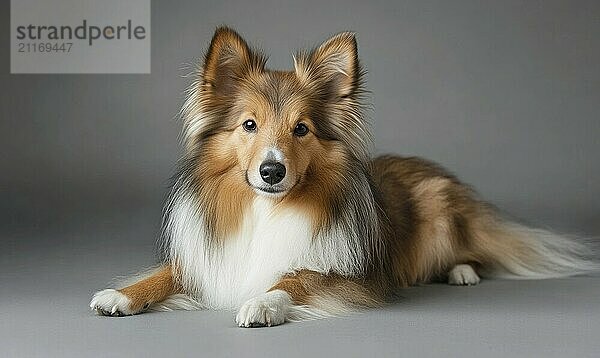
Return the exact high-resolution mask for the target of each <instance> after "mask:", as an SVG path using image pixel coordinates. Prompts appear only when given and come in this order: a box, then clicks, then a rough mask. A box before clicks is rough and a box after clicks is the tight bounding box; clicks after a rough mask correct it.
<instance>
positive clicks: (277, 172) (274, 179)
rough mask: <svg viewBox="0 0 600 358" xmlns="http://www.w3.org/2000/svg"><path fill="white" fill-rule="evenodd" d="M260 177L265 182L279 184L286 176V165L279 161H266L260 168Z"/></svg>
mask: <svg viewBox="0 0 600 358" xmlns="http://www.w3.org/2000/svg"><path fill="white" fill-rule="evenodd" d="M259 171H260V177H261V178H262V180H263V181H264V182H265V183H269V184H271V185H273V184H277V183H279V182H280V181H282V180H283V178H285V165H283V164H281V163H277V162H264V163H262V164H261V165H260V168H259Z"/></svg>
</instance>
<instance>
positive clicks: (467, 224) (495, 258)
mask: <svg viewBox="0 0 600 358" xmlns="http://www.w3.org/2000/svg"><path fill="white" fill-rule="evenodd" d="M363 78H364V70H363V68H362V67H361V64H360V62H359V58H358V50H357V43H356V39H355V35H354V34H353V33H349V32H343V33H340V34H337V35H335V36H333V37H331V38H330V39H328V40H327V41H325V42H324V43H322V44H321V45H320V46H318V47H316V48H315V49H313V50H312V51H303V52H299V53H297V54H296V56H294V70H293V71H275V70H270V69H267V68H266V57H265V56H264V55H263V54H261V53H260V52H258V51H256V50H254V49H252V48H251V47H249V46H248V44H247V43H246V41H245V40H244V39H243V38H242V37H241V36H240V35H239V34H238V33H236V32H235V31H234V30H232V29H230V28H227V27H220V28H218V29H217V30H216V32H215V33H214V36H213V38H212V41H211V43H210V46H209V48H208V51H207V53H206V55H205V57H204V62H203V64H202V65H201V66H199V67H198V69H197V71H195V72H194V81H193V83H192V84H191V87H190V89H189V92H188V95H187V99H186V101H185V103H184V105H183V108H182V111H181V116H182V119H183V134H184V135H183V146H184V152H185V154H184V155H183V158H182V159H181V161H180V164H179V169H178V172H177V174H176V176H175V178H176V179H175V180H174V183H173V186H172V190H171V194H170V198H169V199H168V201H167V203H166V205H165V218H164V223H163V238H164V253H165V255H164V256H165V257H164V259H163V260H162V263H161V264H160V266H158V267H157V268H155V269H154V270H152V272H149V273H146V274H145V275H142V276H141V277H139V278H137V281H136V282H134V283H133V284H131V285H129V286H127V287H124V288H121V289H106V290H103V291H100V292H97V293H96V294H95V295H94V296H93V299H92V301H91V304H90V306H91V308H92V309H93V310H95V311H97V312H98V314H101V315H107V316H124V315H134V314H138V313H142V312H145V311H150V310H172V309H226V310H237V316H236V318H235V321H236V322H237V325H239V326H240V327H258V326H275V325H279V324H282V323H284V322H286V321H296V320H303V319H311V318H321V317H328V316H336V315H342V314H346V313H349V312H353V311H356V310H359V309H364V308H369V307H377V306H380V305H382V304H385V303H387V302H390V300H392V297H394V294H395V293H396V292H398V290H399V289H401V288H404V287H409V286H411V285H415V284H419V283H427V282H431V281H439V280H445V281H447V282H448V283H449V284H452V285H475V284H477V283H479V281H480V277H506V278H517V279H524V278H527V279H542V278H554V277H564V276H571V275H576V274H584V273H588V272H591V271H595V270H597V269H598V267H599V266H598V262H597V261H596V260H595V258H594V257H593V255H592V254H591V251H590V243H589V242H583V241H580V240H577V241H576V240H573V239H570V238H566V237H563V236H560V235H557V234H554V233H552V232H549V231H545V230H540V229H534V228H529V227H526V226H524V225H521V224H518V223H515V222H512V221H510V220H508V219H506V218H504V217H503V216H502V215H501V214H499V213H498V211H497V210H496V209H495V208H494V207H493V206H491V205H490V204H487V203H486V202H484V201H482V200H481V199H479V198H478V197H477V195H476V193H474V191H473V190H472V189H470V188H469V187H468V186H467V185H465V184H463V183H461V182H460V181H459V180H457V179H456V178H455V177H454V176H453V175H451V174H450V173H448V172H447V171H445V170H444V169H443V168H441V167H439V166H438V165H436V164H434V163H431V162H429V161H426V160H423V159H420V158H415V157H410V158H407V157H400V156H381V157H378V158H375V159H372V156H371V151H372V143H371V142H372V140H371V133H370V128H369V123H368V121H367V120H366V118H365V115H364V109H365V90H364V81H363Z"/></svg>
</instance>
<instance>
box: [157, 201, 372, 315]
mask: <svg viewBox="0 0 600 358" xmlns="http://www.w3.org/2000/svg"><path fill="white" fill-rule="evenodd" d="M167 230H168V234H169V237H170V241H169V255H170V258H171V259H172V260H173V261H174V262H175V263H176V264H177V265H178V266H179V267H180V269H181V273H182V279H183V284H184V286H185V287H186V288H187V289H188V291H190V293H192V294H193V295H194V296H195V298H196V299H198V300H200V301H201V302H202V304H204V305H206V306H207V307H209V308H220V309H228V308H238V307H240V306H241V305H242V304H243V303H244V302H245V301H246V300H248V299H250V298H252V297H254V296H257V295H259V294H262V293H264V292H265V291H266V290H268V289H269V288H271V287H272V286H273V285H274V284H275V283H276V282H277V281H278V279H279V278H280V277H281V276H282V275H284V274H286V273H289V272H292V271H294V270H298V269H302V268H306V269H310V270H314V271H318V272H322V273H327V272H330V271H335V272H338V273H341V274H353V273H355V272H358V271H360V270H361V267H362V262H363V261H364V260H363V258H364V253H363V252H362V250H361V249H360V244H359V242H358V240H360V238H358V237H356V236H355V235H354V234H353V233H348V232H343V231H342V230H341V229H339V228H335V227H334V228H330V229H328V230H325V231H324V232H322V233H320V234H319V235H317V236H316V237H313V228H312V224H311V222H310V220H309V218H308V217H307V216H306V215H305V214H304V213H302V212H299V211H297V210H294V209H290V208H277V209H276V208H275V207H274V204H273V202H272V201H271V199H268V198H263V197H256V198H255V199H254V201H253V203H252V205H251V206H250V208H249V209H248V210H247V212H246V213H245V214H244V217H243V221H242V225H241V227H240V230H239V231H238V232H237V233H236V234H235V235H234V236H233V237H228V238H223V239H222V240H221V241H222V246H221V247H219V248H218V249H215V248H208V246H207V241H206V237H205V235H206V234H205V230H204V228H203V220H202V213H201V212H200V211H199V208H198V206H197V205H195V204H194V201H193V200H191V199H190V197H180V198H177V200H176V201H175V202H174V205H173V208H172V213H171V217H170V221H169V224H168V226H167Z"/></svg>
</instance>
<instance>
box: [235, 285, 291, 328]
mask: <svg viewBox="0 0 600 358" xmlns="http://www.w3.org/2000/svg"><path fill="white" fill-rule="evenodd" d="M291 304H292V299H291V297H290V295H289V294H288V293H287V292H285V291H283V290H274V291H270V292H267V293H265V294H263V295H260V296H258V297H254V298H252V299H250V300H248V301H246V303H244V304H243V305H242V308H240V311H239V312H238V314H237V316H236V317H235V321H236V322H237V324H238V326H240V327H264V326H267V327H270V326H277V325H279V324H282V323H283V322H285V318H286V315H287V312H288V310H289V308H290V306H291Z"/></svg>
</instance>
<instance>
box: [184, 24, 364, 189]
mask: <svg viewBox="0 0 600 358" xmlns="http://www.w3.org/2000/svg"><path fill="white" fill-rule="evenodd" d="M265 64H266V58H265V57H263V56H262V55H261V54H260V53H258V52H256V51H254V50H252V49H251V48H250V47H249V46H248V45H247V43H246V42H245V41H244V40H243V39H242V38H241V37H240V35H238V34H237V33H236V32H234V31H233V30H231V29H229V28H219V29H217V31H216V32H215V34H214V36H213V39H212V41H211V43H210V47H209V49H208V52H207V54H206V56H205V59H204V63H203V65H202V67H201V68H200V69H199V75H198V77H197V81H196V82H194V84H193V85H192V87H191V90H190V95H189V97H188V99H187V101H186V103H185V105H184V108H183V116H184V121H185V138H186V150H187V151H188V152H189V153H194V154H197V157H198V161H199V163H198V168H197V171H198V172H197V175H199V176H201V177H204V178H213V179H217V180H218V178H222V177H227V178H228V180H225V181H222V182H227V183H229V184H231V185H240V186H246V187H247V188H249V189H251V190H252V191H253V192H255V193H258V194H259V195H264V196H269V197H284V196H286V195H287V194H289V193H290V192H292V191H295V190H298V191H300V192H301V191H302V190H308V187H310V185H311V184H314V185H319V184H318V183H319V180H318V177H319V176H320V175H323V174H324V173H328V175H330V176H331V175H332V173H334V174H337V175H343V173H344V170H346V169H347V168H348V167H349V166H348V163H349V162H352V161H355V162H358V163H366V162H367V161H368V157H369V143H370V136H369V131H368V128H367V124H366V122H365V121H364V119H363V115H362V107H361V100H362V95H363V92H362V89H361V81H362V79H361V76H362V71H361V67H360V64H359V60H358V56H357V47H356V40H355V37H354V35H353V34H352V33H347V32H345V33H340V34H338V35H336V36H334V37H332V38H330V39H329V40H327V41H325V42H324V43H323V44H322V45H320V46H319V47H318V48H316V49H314V50H313V51H310V52H301V53H298V54H297V55H296V56H295V57H294V66H295V70H294V71H289V72H285V71H273V70H268V69H266V67H265Z"/></svg>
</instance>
